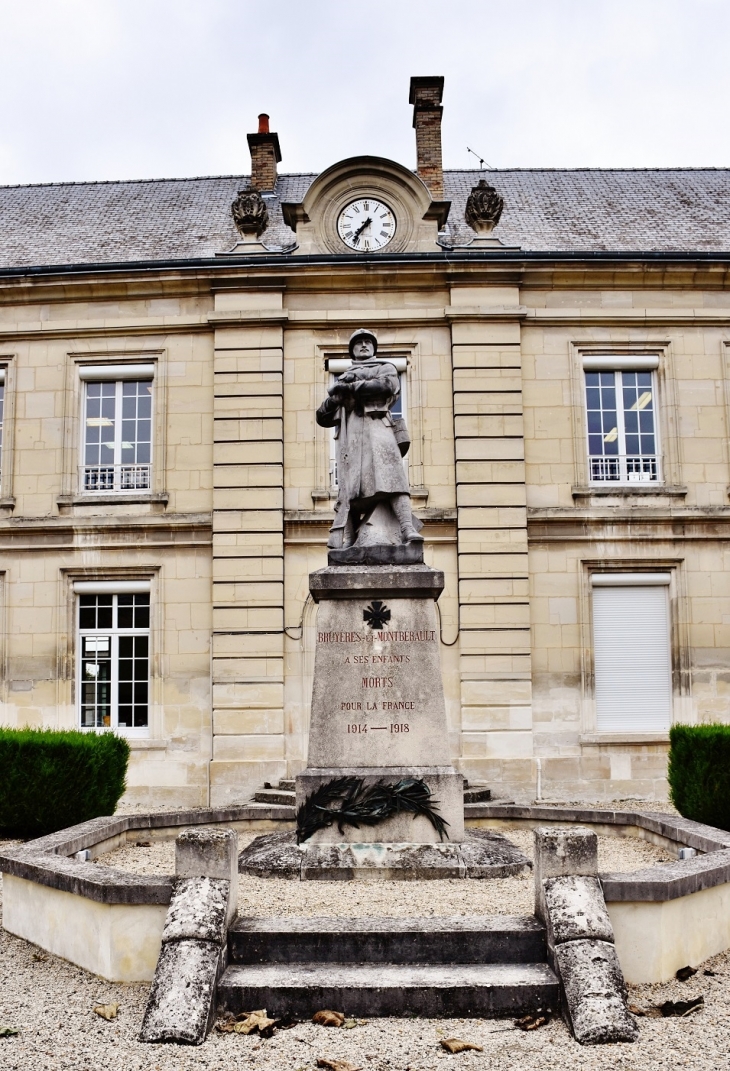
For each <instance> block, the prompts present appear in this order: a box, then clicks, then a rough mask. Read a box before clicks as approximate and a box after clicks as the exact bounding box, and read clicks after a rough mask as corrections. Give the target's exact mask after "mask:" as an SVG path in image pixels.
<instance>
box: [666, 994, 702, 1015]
mask: <svg viewBox="0 0 730 1071" xmlns="http://www.w3.org/2000/svg"><path fill="white" fill-rule="evenodd" d="M704 1003H705V998H704V997H703V996H701V995H700V996H699V997H695V998H694V1000H665V1001H664V1003H663V1004H660V1005H659V1011H660V1012H661V1013H662V1015H663V1016H664V1017H665V1018H668V1017H669V1016H670V1015H677V1016H680V1017H681V1018H684V1016H685V1015H691V1014H692V1012H695V1011H699V1010H700V1008H702V1007H703V1005H704Z"/></svg>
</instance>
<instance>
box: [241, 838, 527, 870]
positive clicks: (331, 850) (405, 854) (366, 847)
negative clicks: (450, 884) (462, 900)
mask: <svg viewBox="0 0 730 1071" xmlns="http://www.w3.org/2000/svg"><path fill="white" fill-rule="evenodd" d="M531 867H532V863H531V862H530V860H529V859H528V858H527V856H526V855H524V854H523V853H522V852H521V851H520V850H519V848H517V847H516V846H515V845H514V844H512V842H511V841H510V840H508V839H507V837H505V836H504V834H503V833H498V832H497V831H496V830H495V829H468V830H467V831H466V833H465V835H464V840H463V841H461V842H460V843H459V844H450V843H446V844H413V843H411V842H403V843H397V842H393V841H390V842H388V843H383V842H377V843H370V844H368V843H360V844H350V843H345V842H341V841H340V842H337V843H333V844H309V843H307V844H299V845H298V844H297V842H296V834H295V833H264V834H262V835H261V836H258V837H256V838H255V839H254V840H253V841H251V843H250V844H249V845H248V847H247V848H244V850H243V851H242V852H241V854H240V855H239V857H238V870H239V873H241V874H251V875H252V876H254V877H260V878H288V879H290V880H294V881H434V880H444V879H449V880H453V879H454V878H473V879H478V880H485V879H489V878H508V877H512V876H514V875H518V874H524V873H525V872H527V871H529V870H530V868H531Z"/></svg>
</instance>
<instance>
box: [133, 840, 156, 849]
mask: <svg viewBox="0 0 730 1071" xmlns="http://www.w3.org/2000/svg"><path fill="white" fill-rule="evenodd" d="M134 846H135V848H151V847H152V841H151V840H138V841H136V842H135V845H134Z"/></svg>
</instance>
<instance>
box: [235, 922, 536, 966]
mask: <svg viewBox="0 0 730 1071" xmlns="http://www.w3.org/2000/svg"><path fill="white" fill-rule="evenodd" d="M228 953H229V960H230V962H231V963H236V964H241V965H242V964H250V965H254V964H255V965H261V964H268V965H273V964H277V963H282V964H295V963H301V964H304V963H310V964H311V963H320V964H321V963H340V964H344V963H357V964H363V963H366V964H374V963H399V964H415V963H428V964H432V965H433V964H437V963H448V964H452V965H453V964H455V963H473V964H477V963H478V964H486V963H513V964H516V963H541V962H543V961H544V959H545V929H544V927H543V926H542V925H541V924H540V923H539V922H538V921H537V920H536V919H535V918H533V917H529V916H523V917H517V916H509V915H494V916H482V915H480V916H475V917H471V918H470V917H464V916H457V917H448V916H438V917H435V918H394V919H390V918H353V919H341V918H238V919H236V921H235V922H234V923H233V925H232V926H231V928H230V930H229V932H228Z"/></svg>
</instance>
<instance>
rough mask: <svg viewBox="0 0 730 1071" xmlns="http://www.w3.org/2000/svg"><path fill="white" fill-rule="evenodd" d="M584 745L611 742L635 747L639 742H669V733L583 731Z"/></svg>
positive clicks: (591, 745)
mask: <svg viewBox="0 0 730 1071" xmlns="http://www.w3.org/2000/svg"><path fill="white" fill-rule="evenodd" d="M580 743H581V744H582V745H583V747H601V745H606V744H611V745H612V746H615V745H620V746H624V747H634V746H636V745H637V744H668V743H669V733H668V732H665V733H583V734H581V736H580Z"/></svg>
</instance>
